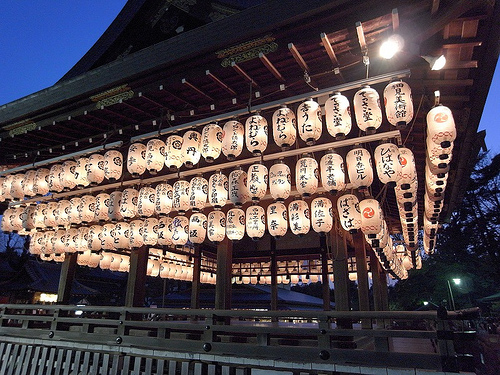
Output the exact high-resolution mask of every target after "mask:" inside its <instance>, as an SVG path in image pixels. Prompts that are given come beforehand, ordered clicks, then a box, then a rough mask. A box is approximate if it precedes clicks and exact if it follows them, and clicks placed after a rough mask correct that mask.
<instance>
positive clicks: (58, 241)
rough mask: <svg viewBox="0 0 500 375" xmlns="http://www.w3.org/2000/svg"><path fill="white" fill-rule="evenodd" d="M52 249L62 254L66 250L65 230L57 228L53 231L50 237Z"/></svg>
mask: <svg viewBox="0 0 500 375" xmlns="http://www.w3.org/2000/svg"><path fill="white" fill-rule="evenodd" d="M51 241H52V249H53V251H54V253H56V254H62V253H64V251H65V250H66V230H63V229H59V230H56V231H55V234H54V237H52V239H51Z"/></svg>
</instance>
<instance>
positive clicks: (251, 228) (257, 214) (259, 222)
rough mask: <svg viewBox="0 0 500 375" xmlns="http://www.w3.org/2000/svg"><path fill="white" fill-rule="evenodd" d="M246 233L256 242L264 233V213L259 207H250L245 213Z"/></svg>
mask: <svg viewBox="0 0 500 375" xmlns="http://www.w3.org/2000/svg"><path fill="white" fill-rule="evenodd" d="M246 231H247V234H248V237H250V238H251V239H252V240H254V241H256V240H258V239H259V238H262V236H263V235H264V232H265V231H266V212H265V211H264V208H262V207H261V206H250V207H248V208H247V212H246Z"/></svg>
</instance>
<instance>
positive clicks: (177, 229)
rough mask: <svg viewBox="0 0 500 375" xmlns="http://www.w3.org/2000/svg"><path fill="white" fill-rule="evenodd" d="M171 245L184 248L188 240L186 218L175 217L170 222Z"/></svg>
mask: <svg viewBox="0 0 500 375" xmlns="http://www.w3.org/2000/svg"><path fill="white" fill-rule="evenodd" d="M171 225H172V244H174V245H175V246H184V245H185V244H186V243H187V241H188V238H189V219H188V218H187V217H186V216H176V217H174V219H173V220H172V224H171Z"/></svg>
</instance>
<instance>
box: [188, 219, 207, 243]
mask: <svg viewBox="0 0 500 375" xmlns="http://www.w3.org/2000/svg"><path fill="white" fill-rule="evenodd" d="M206 235H207V217H206V216H205V215H204V214H202V213H201V212H197V213H194V214H192V215H191V217H190V218H189V241H191V242H192V243H194V244H200V243H203V241H205V237H206Z"/></svg>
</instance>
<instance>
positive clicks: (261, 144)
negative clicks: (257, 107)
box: [245, 113, 268, 156]
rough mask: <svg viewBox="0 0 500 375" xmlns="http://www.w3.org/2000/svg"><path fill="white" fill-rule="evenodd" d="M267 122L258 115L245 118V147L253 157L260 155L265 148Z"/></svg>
mask: <svg viewBox="0 0 500 375" xmlns="http://www.w3.org/2000/svg"><path fill="white" fill-rule="evenodd" d="M267 142H268V141H267V120H266V119H265V118H264V117H262V116H261V115H260V114H258V113H257V114H255V115H252V116H250V117H249V118H247V120H246V122H245V145H246V146H247V149H248V151H250V152H251V153H252V154H253V155H254V156H257V155H261V154H262V153H263V152H264V151H265V150H266V148H267Z"/></svg>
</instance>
